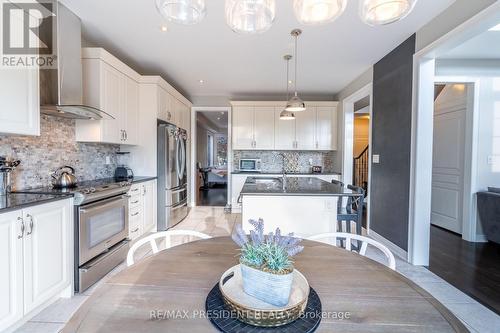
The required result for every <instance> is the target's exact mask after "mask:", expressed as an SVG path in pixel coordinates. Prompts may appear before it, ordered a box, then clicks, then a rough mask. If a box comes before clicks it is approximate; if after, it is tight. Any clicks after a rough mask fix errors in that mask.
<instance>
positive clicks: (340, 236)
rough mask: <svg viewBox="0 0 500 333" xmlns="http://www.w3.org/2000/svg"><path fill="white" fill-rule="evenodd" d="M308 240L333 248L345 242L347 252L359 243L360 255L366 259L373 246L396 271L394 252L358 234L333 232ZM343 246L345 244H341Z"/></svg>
mask: <svg viewBox="0 0 500 333" xmlns="http://www.w3.org/2000/svg"><path fill="white" fill-rule="evenodd" d="M307 239H308V240H312V241H319V242H322V243H326V244H330V245H333V246H337V241H339V240H340V241H342V240H345V249H346V250H347V251H352V241H353V240H355V241H358V246H359V243H361V247H360V248H359V252H358V251H356V252H357V253H359V254H360V255H362V256H365V257H366V250H367V248H368V245H372V246H373V247H376V248H377V249H378V250H380V251H381V252H382V253H383V254H384V255H385V257H386V258H387V261H388V264H387V265H386V266H387V267H389V268H390V269H392V270H396V259H395V258H394V255H393V254H392V252H391V251H390V250H389V249H388V248H387V247H386V246H385V245H383V244H381V243H379V242H377V241H375V240H373V239H371V238H368V237H365V236H361V235H356V234H349V233H345V232H331V233H325V234H319V235H314V236H310V237H307ZM340 243H341V244H342V243H344V242H340Z"/></svg>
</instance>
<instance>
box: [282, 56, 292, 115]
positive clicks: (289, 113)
mask: <svg viewBox="0 0 500 333" xmlns="http://www.w3.org/2000/svg"><path fill="white" fill-rule="evenodd" d="M283 59H285V61H286V82H287V85H286V100H287V101H288V98H289V97H290V94H289V92H290V89H289V88H288V82H290V80H289V79H288V77H289V76H290V59H292V56H291V55H289V54H287V55H285V56H284V57H283ZM280 119H281V120H294V119H295V115H294V114H293V112H290V111H287V110H283V111H281V113H280Z"/></svg>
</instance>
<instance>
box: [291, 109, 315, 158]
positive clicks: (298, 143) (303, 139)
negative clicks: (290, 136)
mask: <svg viewBox="0 0 500 333" xmlns="http://www.w3.org/2000/svg"><path fill="white" fill-rule="evenodd" d="M316 148H317V147H316V110H315V108H310V109H307V110H306V111H303V112H296V113H295V149H297V150H315V149H316Z"/></svg>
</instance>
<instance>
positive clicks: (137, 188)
mask: <svg viewBox="0 0 500 333" xmlns="http://www.w3.org/2000/svg"><path fill="white" fill-rule="evenodd" d="M141 188H142V186H141V184H133V185H132V187H131V188H130V190H129V191H128V195H130V196H132V197H133V196H135V195H141Z"/></svg>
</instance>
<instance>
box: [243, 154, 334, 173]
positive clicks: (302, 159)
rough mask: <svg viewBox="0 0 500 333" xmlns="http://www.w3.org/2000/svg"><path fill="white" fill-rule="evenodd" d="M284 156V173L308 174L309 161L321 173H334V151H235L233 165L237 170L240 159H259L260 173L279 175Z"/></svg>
mask: <svg viewBox="0 0 500 333" xmlns="http://www.w3.org/2000/svg"><path fill="white" fill-rule="evenodd" d="M282 153H284V154H285V160H286V162H285V165H286V172H290V173H291V172H310V171H311V170H310V166H311V164H310V160H312V165H319V166H322V167H323V172H335V171H336V170H335V166H334V161H335V158H336V154H337V152H335V151H327V152H324V151H253V150H252V151H247V150H237V151H234V152H233V165H234V168H235V169H237V168H238V166H239V161H240V159H241V158H260V159H261V160H262V171H263V172H273V173H281V171H282V169H283V157H282V156H281V154H282Z"/></svg>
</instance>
